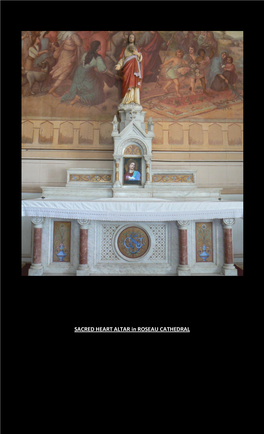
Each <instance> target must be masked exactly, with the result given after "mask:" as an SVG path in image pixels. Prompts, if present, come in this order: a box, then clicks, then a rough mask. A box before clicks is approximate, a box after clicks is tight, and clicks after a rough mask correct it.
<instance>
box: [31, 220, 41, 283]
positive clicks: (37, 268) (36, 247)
mask: <svg viewBox="0 0 264 434" xmlns="http://www.w3.org/2000/svg"><path fill="white" fill-rule="evenodd" d="M44 221H45V218H44V217H34V218H33V219H31V223H32V224H33V225H34V234H33V261H32V264H31V266H30V268H29V270H28V276H42V274H43V266H42V263H41V252H42V227H43V223H44Z"/></svg>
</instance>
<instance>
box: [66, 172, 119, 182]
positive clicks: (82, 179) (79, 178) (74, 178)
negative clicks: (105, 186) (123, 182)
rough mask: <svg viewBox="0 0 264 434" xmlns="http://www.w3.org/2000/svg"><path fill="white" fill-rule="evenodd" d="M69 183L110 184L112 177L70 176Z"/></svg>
mask: <svg viewBox="0 0 264 434" xmlns="http://www.w3.org/2000/svg"><path fill="white" fill-rule="evenodd" d="M70 181H79V182H112V175H74V174H71V175H70Z"/></svg>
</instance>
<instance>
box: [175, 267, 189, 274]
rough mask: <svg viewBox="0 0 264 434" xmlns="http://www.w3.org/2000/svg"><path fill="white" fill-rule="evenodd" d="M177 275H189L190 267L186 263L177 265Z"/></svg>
mask: <svg viewBox="0 0 264 434" xmlns="http://www.w3.org/2000/svg"><path fill="white" fill-rule="evenodd" d="M177 274H178V276H190V275H191V269H190V267H189V266H188V265H179V266H178V270H177Z"/></svg>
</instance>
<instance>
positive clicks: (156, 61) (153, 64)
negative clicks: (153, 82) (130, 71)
mask: <svg viewBox="0 0 264 434" xmlns="http://www.w3.org/2000/svg"><path fill="white" fill-rule="evenodd" d="M164 42H165V41H164V39H163V38H162V37H161V36H160V34H159V33H158V32H155V35H154V38H153V39H152V41H150V43H149V44H148V45H146V46H145V47H142V48H141V53H142V55H143V59H144V77H145V79H147V76H152V75H153V73H154V74H155V75H156V74H157V73H158V69H159V67H160V65H161V63H162V61H161V58H160V55H159V51H160V50H161V49H163V50H164V48H161V46H162V45H163V44H164Z"/></svg>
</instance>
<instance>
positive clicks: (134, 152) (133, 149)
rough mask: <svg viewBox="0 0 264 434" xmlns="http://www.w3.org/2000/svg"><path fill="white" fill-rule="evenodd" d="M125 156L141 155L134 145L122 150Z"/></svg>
mask: <svg viewBox="0 0 264 434" xmlns="http://www.w3.org/2000/svg"><path fill="white" fill-rule="evenodd" d="M124 154H125V155H142V152H141V149H140V148H139V147H138V146H136V145H129V146H127V148H126V149H125V150H124Z"/></svg>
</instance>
